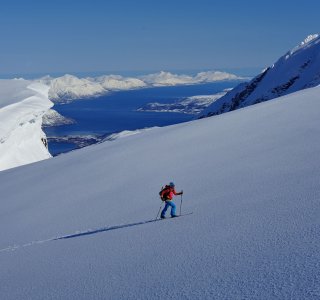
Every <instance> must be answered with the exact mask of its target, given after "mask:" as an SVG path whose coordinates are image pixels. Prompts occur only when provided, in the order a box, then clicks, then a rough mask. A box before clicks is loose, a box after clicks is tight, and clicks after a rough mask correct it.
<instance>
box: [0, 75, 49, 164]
mask: <svg viewBox="0 0 320 300" xmlns="http://www.w3.org/2000/svg"><path fill="white" fill-rule="evenodd" d="M51 106H53V103H52V102H51V101H49V99H48V87H47V86H45V85H43V84H40V83H34V82H30V81H27V80H0V120H1V121H0V170H5V169H8V168H13V167H16V166H20V165H23V164H28V163H32V162H35V161H39V160H42V159H46V158H49V157H51V155H50V153H49V152H48V149H47V148H46V146H45V145H44V143H45V141H46V136H45V134H44V132H43V131H42V129H41V125H42V116H43V115H44V114H45V113H46V111H47V110H48V109H49V108H50V107H51Z"/></svg>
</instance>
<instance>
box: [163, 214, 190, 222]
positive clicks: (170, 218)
mask: <svg viewBox="0 0 320 300" xmlns="http://www.w3.org/2000/svg"><path fill="white" fill-rule="evenodd" d="M192 214H193V212H189V213H185V214H182V215H178V216H176V217H174V218H172V217H169V218H164V219H158V221H162V220H172V219H175V218H180V217H185V216H190V215H192Z"/></svg>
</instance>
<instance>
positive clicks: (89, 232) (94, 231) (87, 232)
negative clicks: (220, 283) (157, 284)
mask: <svg viewBox="0 0 320 300" xmlns="http://www.w3.org/2000/svg"><path fill="white" fill-rule="evenodd" d="M190 214H192V213H186V214H182V215H181V216H180V217H183V216H188V215H190ZM170 219H171V218H167V219H166V220H170ZM158 221H163V220H161V219H152V220H147V221H141V222H135V223H130V224H120V225H114V226H108V227H102V228H97V229H90V228H89V229H87V230H85V231H76V232H75V233H73V234H68V235H62V236H57V237H54V238H50V239H46V240H39V241H32V242H29V243H26V244H23V245H13V246H9V247H6V248H3V249H0V252H9V251H15V250H18V249H21V248H25V247H30V246H34V245H40V244H44V243H47V242H52V241H59V240H65V239H71V238H76V237H83V236H86V235H92V234H97V233H102V232H107V231H111V230H116V229H123V228H128V227H133V226H138V225H144V224H148V223H155V222H158Z"/></svg>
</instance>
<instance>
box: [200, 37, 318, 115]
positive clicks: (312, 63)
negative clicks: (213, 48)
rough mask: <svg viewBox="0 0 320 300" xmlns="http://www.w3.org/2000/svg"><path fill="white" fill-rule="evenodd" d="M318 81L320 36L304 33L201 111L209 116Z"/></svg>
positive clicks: (271, 97) (285, 93) (312, 85)
mask: <svg viewBox="0 0 320 300" xmlns="http://www.w3.org/2000/svg"><path fill="white" fill-rule="evenodd" d="M319 84H320V36H319V35H318V34H315V35H310V36H308V37H307V38H306V39H305V40H304V41H303V42H302V43H301V44H300V45H299V46H297V47H295V48H293V49H292V50H291V51H289V52H287V53H286V54H285V55H283V56H282V57H281V58H280V59H279V60H278V61H277V62H276V63H275V64H274V65H272V66H271V67H268V68H266V69H265V70H264V71H263V72H262V73H261V74H259V75H258V76H256V77H255V78H253V79H252V80H251V81H250V82H248V83H241V84H240V85H238V86H237V87H235V88H234V89H233V90H232V91H231V92H229V93H228V94H227V95H226V96H224V97H222V98H221V99H219V100H218V101H216V102H214V103H213V104H212V105H211V106H209V107H208V108H207V109H205V110H204V111H203V112H201V116H202V117H204V116H212V115H217V114H221V113H224V112H227V111H232V110H235V109H238V108H242V107H245V106H248V105H252V104H256V103H260V102H264V101H267V100H270V99H274V98H277V97H279V96H282V95H287V94H290V93H293V92H296V91H299V90H302V89H306V88H309V87H314V86H317V85H319Z"/></svg>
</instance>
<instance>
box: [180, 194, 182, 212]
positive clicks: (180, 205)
mask: <svg viewBox="0 0 320 300" xmlns="http://www.w3.org/2000/svg"><path fill="white" fill-rule="evenodd" d="M181 208H182V194H181V201H180V216H181Z"/></svg>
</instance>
